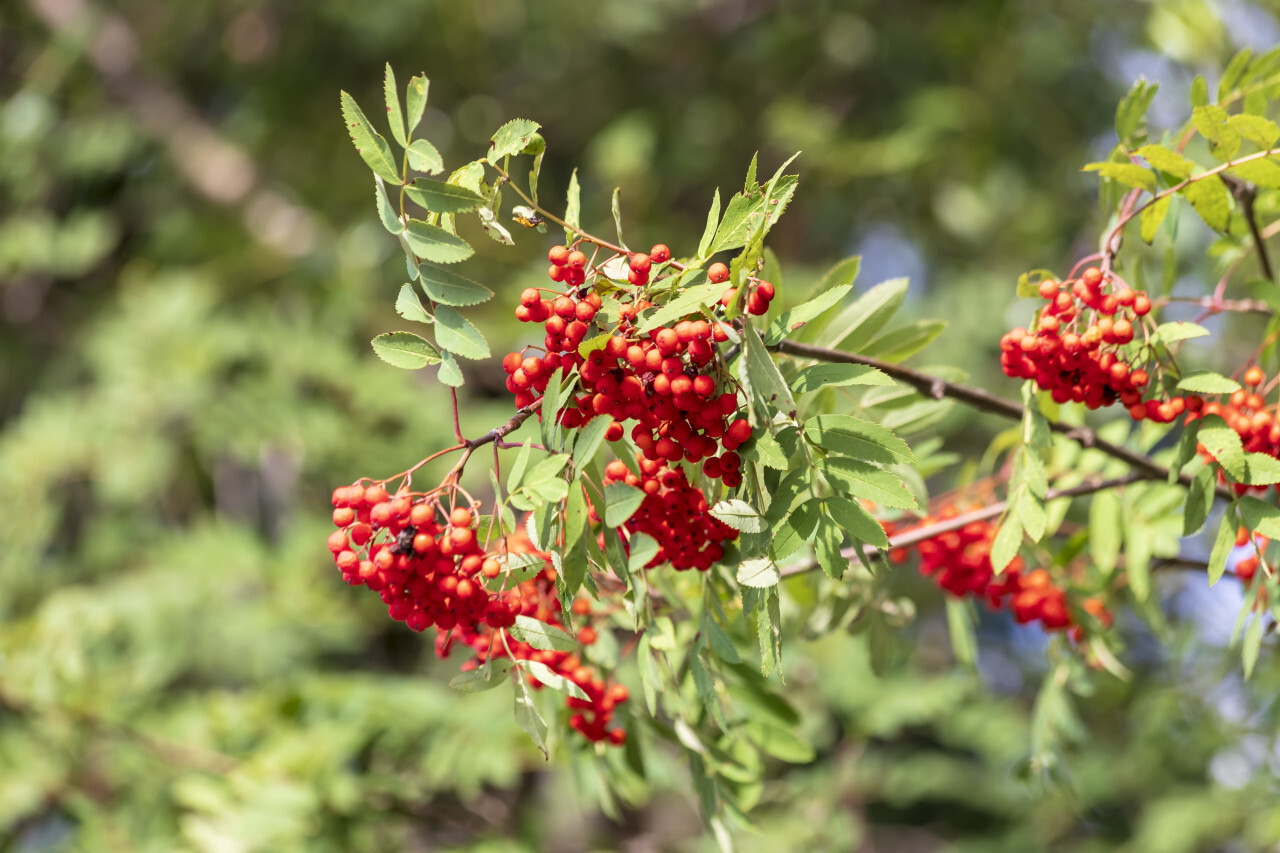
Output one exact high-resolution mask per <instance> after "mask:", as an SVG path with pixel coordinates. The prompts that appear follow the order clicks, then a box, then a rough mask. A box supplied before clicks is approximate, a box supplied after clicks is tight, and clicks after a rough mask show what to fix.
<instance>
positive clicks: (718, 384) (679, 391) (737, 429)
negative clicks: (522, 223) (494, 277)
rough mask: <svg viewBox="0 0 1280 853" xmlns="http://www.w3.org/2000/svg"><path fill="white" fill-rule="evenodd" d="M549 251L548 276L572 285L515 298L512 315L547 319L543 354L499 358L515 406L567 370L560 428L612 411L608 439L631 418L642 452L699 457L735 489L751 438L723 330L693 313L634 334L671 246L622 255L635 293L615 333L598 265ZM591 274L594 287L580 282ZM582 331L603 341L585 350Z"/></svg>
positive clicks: (579, 255) (559, 249)
mask: <svg viewBox="0 0 1280 853" xmlns="http://www.w3.org/2000/svg"><path fill="white" fill-rule="evenodd" d="M548 257H549V258H550V260H551V269H550V271H549V274H550V277H551V279H552V280H553V281H557V282H564V283H566V284H568V285H569V287H568V289H567V290H566V291H565V292H563V293H556V294H555V296H554V298H553V299H544V298H543V297H542V295H541V293H540V291H539V290H537V289H535V288H529V289H527V290H525V291H524V292H523V293H522V294H521V295H520V306H519V307H518V308H517V309H516V317H517V318H519V319H521V320H523V321H525V322H540V323H543V324H544V328H545V330H546V337H545V339H544V342H543V343H544V348H545V354H544V355H542V356H538V355H536V354H533V355H525V354H523V353H515V352H513V353H508V354H507V356H506V357H505V358H504V359H503V360H502V366H503V369H504V370H505V371H506V372H507V374H508V376H507V383H506V384H507V389H508V390H510V391H511V392H512V393H513V394H514V395H515V403H516V406H517V407H524V406H528V405H530V404H531V403H533V402H534V401H535V400H537V399H538V396H539V395H540V394H542V393H543V392H545V391H546V388H547V383H548V381H549V380H550V378H551V375H552V374H553V373H554V372H555V371H557V370H561V371H563V372H564V374H565V376H566V378H567V377H569V375H570V374H571V373H576V377H577V379H578V381H579V388H580V391H579V393H578V394H577V395H576V396H574V397H573V398H572V399H570V400H569V401H568V402H567V403H566V405H565V407H564V409H563V410H562V411H561V412H560V413H559V418H560V422H561V423H562V424H564V425H565V426H566V427H569V428H574V427H579V426H581V425H583V424H585V423H587V422H588V421H590V420H591V419H593V418H596V417H608V418H610V419H611V420H612V422H611V423H610V425H609V428H608V431H607V432H606V433H605V437H606V438H607V439H608V440H610V441H618V440H619V439H621V438H622V437H623V432H624V429H625V427H624V423H625V422H628V421H634V422H635V425H634V426H633V427H632V429H631V438H632V440H633V441H635V443H636V446H638V447H639V448H640V450H641V451H642V452H643V453H644V455H645V458H647V459H649V460H651V461H655V462H656V461H663V460H665V461H667V462H678V461H680V460H685V461H687V462H690V463H698V462H702V463H703V467H702V470H703V472H704V473H705V474H706V475H707V476H708V477H712V478H719V479H722V480H723V481H724V483H725V485H727V486H730V487H734V486H737V485H739V484H740V483H741V481H742V475H741V474H740V472H739V471H740V467H741V460H740V459H739V458H738V455H737V453H736V451H737V449H738V448H739V447H740V446H741V445H742V444H743V443H745V442H746V441H747V440H749V439H750V438H751V426H750V424H749V423H748V422H747V421H746V419H745V418H738V417H733V416H734V415H735V414H736V413H737V412H738V397H737V391H736V387H735V386H734V385H733V384H732V380H731V379H730V378H729V377H728V375H727V372H726V371H725V369H724V363H723V361H722V360H721V358H720V352H719V347H718V345H719V344H720V343H723V342H724V341H726V340H728V334H727V332H726V330H725V328H724V327H723V326H722V325H721V324H720V323H714V324H713V323H710V322H708V321H707V320H705V319H702V318H701V317H698V318H696V319H686V320H681V321H680V322H677V323H675V324H674V325H673V326H669V327H668V326H663V327H660V328H655V329H652V330H649V331H647V332H644V333H641V332H640V331H639V330H638V324H637V314H638V313H639V312H640V311H643V310H644V309H646V308H649V307H652V303H651V302H649V300H648V299H646V298H645V292H646V291H645V287H646V286H647V285H648V283H649V277H650V275H651V273H652V271H653V270H654V269H655V267H654V264H659V265H661V264H662V263H665V262H666V261H669V260H670V258H671V252H670V250H669V249H667V247H666V246H663V245H661V244H659V245H657V246H654V247H653V249H652V250H651V251H650V253H649V254H647V255H646V254H642V253H637V254H634V255H631V256H630V257H629V258H628V259H627V263H628V269H629V272H628V275H627V278H628V282H629V283H630V284H631V285H632V287H633V288H634V289H633V291H632V292H631V293H630V301H629V302H625V303H623V304H622V305H621V306H620V308H619V311H618V314H619V320H618V324H617V326H616V327H615V328H612V329H610V328H608V327H606V326H605V325H603V324H602V323H601V315H600V313H599V311H600V308H601V305H602V301H601V298H600V296H599V294H598V293H597V292H596V289H595V282H596V280H600V281H601V289H605V288H606V287H607V288H609V289H612V288H613V285H612V284H611V283H610V284H607V285H606V284H604V282H605V281H607V276H606V275H605V273H604V271H603V266H604V265H601V266H592V267H589V266H588V261H587V257H586V255H585V254H584V253H583V252H581V251H578V250H574V251H569V250H568V249H567V248H566V247H564V246H556V247H554V248H552V249H551V252H550V253H549V255H548ZM716 267H723V264H713V265H712V270H715V268H716ZM715 271H717V272H718V270H715ZM588 277H591V278H592V279H593V283H592V284H591V285H589V286H584V285H585V283H586V281H587V279H588ZM766 284H768V282H760V283H758V284H757V286H756V290H755V292H754V293H753V294H752V296H753V298H763V296H762V294H763V293H765V292H767V293H769V294H772V292H773V288H772V285H769V287H768V289H767V290H765V288H764V285H766ZM765 302H766V303H767V299H766V300H765ZM588 336H591V337H592V338H597V337H598V338H603V340H602V342H601V345H600V346H599V347H598V348H595V349H591V350H590V351H588V352H587V353H586V354H585V355H584V354H583V353H581V352H580V351H579V347H580V346H581V344H582V342H583V341H584V340H586V339H587V338H588Z"/></svg>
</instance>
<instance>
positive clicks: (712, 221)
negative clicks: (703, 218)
mask: <svg viewBox="0 0 1280 853" xmlns="http://www.w3.org/2000/svg"><path fill="white" fill-rule="evenodd" d="M719 222H720V188H719V187H716V193H715V195H714V196H712V198H711V209H710V210H708V211H707V225H706V227H705V228H704V229H703V231H702V239H701V240H699V241H698V257H699V258H703V259H705V258H706V257H707V249H709V248H711V238H713V237H714V236H715V234H716V225H717V224H719Z"/></svg>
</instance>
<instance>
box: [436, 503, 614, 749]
mask: <svg viewBox="0 0 1280 853" xmlns="http://www.w3.org/2000/svg"><path fill="white" fill-rule="evenodd" d="M506 548H507V553H509V554H537V553H538V552H537V551H535V549H534V547H533V543H532V542H530V541H529V537H528V535H527V534H526V533H525V532H524V529H523V527H522V528H521V529H519V530H518V531H517V532H515V533H513V534H511V535H510V536H508V537H506ZM540 556H543V557H544V559H545V556H546V555H540ZM555 580H556V571H555V569H554V568H553V567H552V566H551V563H550V561H549V560H548V561H547V563H546V565H545V567H544V568H543V570H542V571H541V572H539V573H538V574H537V575H535V576H534V577H533V578H531V579H529V580H527V581H524V582H523V583H521V584H519V585H518V586H517V587H515V588H514V589H510V590H507V591H505V592H503V593H502V594H501V596H502V597H503V598H504V599H505V600H506V601H507V602H508V603H509V604H511V605H514V608H515V613H516V615H521V616H529V617H531V618H533V619H537V620H538V621H539V622H545V623H547V624H549V625H554V626H555V627H557V628H564V627H565V625H564V624H563V623H562V622H561V620H560V616H561V610H560V599H559V597H558V596H557V595H556V585H555ZM573 609H574V612H575V613H579V614H580V615H586V614H588V613H590V609H591V608H590V603H589V602H588V601H587V600H586V599H579V600H577V601H575V602H574V608H573ZM513 621H514V617H513ZM596 639H597V635H596V630H595V629H594V628H592V627H591V626H590V625H586V626H583V627H582V628H581V629H579V631H578V642H580V643H581V644H582V645H583V646H589V645H592V644H593V643H595V641H596ZM454 641H457V642H460V643H462V644H463V645H466V646H468V647H469V648H471V649H472V650H473V651H474V652H475V655H476V656H475V658H473V659H472V660H469V661H467V662H466V663H464V664H463V665H462V670H463V671H464V672H465V671H468V670H472V669H476V668H477V667H479V666H483V665H484V663H485V661H487V660H489V659H491V658H492V659H495V660H496V659H500V658H504V657H511V658H512V659H514V660H528V661H534V662H537V663H541V664H544V665H546V666H547V667H548V668H549V669H551V671H552V672H554V673H556V674H557V675H560V676H563V677H564V678H566V679H568V680H569V681H571V682H573V683H574V684H576V685H577V686H578V687H579V688H581V689H582V692H583V693H585V694H586V697H587V698H586V699H578V698H576V697H573V696H570V697H567V698H566V699H565V705H566V707H568V708H570V709H571V710H573V711H576V712H577V713H574V714H573V715H572V716H571V717H570V718H569V725H570V726H571V727H572V728H573V729H575V730H576V731H578V732H580V733H581V734H582V735H583V736H584V737H586V738H587V739H588V740H590V741H594V742H598V741H603V740H608V741H609V742H610V743H612V744H614V745H621V744H623V743H625V742H626V739H627V733H626V731H624V730H623V729H619V728H614V729H610V728H609V724H610V723H611V722H612V720H613V713H614V710H615V709H616V708H617V706H618V705H620V704H622V703H623V702H625V701H627V698H628V695H629V693H628V691H627V688H626V686H625V685H622V684H616V683H612V682H606V681H605V680H604V679H602V678H600V677H599V676H598V675H596V672H595V670H594V669H592V668H591V667H590V666H587V665H585V664H584V663H583V662H582V659H581V658H580V657H579V656H578V655H577V654H575V653H573V652H567V651H554V650H552V651H543V650H539V649H535V648H534V647H533V646H530V645H529V644H527V643H522V642H520V641H518V640H516V639H515V638H514V637H513V636H511V635H510V633H508V632H506V631H500V636H494V630H493V629H492V628H489V627H487V626H483V625H482V626H475V627H473V628H470V629H468V630H455V631H454V632H452V633H451V634H448V635H445V634H443V633H442V634H440V635H439V636H437V638H436V653H437V654H439V655H440V656H441V657H447V656H448V654H449V652H450V650H451V648H452V644H453V643H454ZM525 678H526V680H527V681H528V683H529V685H530V686H532V687H533V688H534V689H541V688H542V682H540V681H538V680H537V678H535V677H534V676H533V675H532V674H526V675H525Z"/></svg>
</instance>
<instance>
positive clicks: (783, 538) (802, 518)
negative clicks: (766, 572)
mask: <svg viewBox="0 0 1280 853" xmlns="http://www.w3.org/2000/svg"><path fill="white" fill-rule="evenodd" d="M820 519H821V514H820V513H819V512H818V510H817V504H816V503H815V502H813V501H805V502H804V503H802V504H800V505H799V506H797V507H796V508H795V509H794V510H792V512H791V514H790V515H788V516H787V517H786V518H785V519H784V520H783V521H782V523H781V524H776V525H774V527H773V531H772V532H773V538H772V539H770V540H769V554H770V556H772V557H773V559H774V560H775V561H778V560H785V559H786V558H787V557H789V556H791V555H792V554H793V553H795V551H796V550H797V549H798V548H799V547H800V546H801V545H803V544H804V543H805V542H808V541H809V539H810V537H812V536H813V535H814V534H815V533H816V532H817V530H818V522H819V520H820Z"/></svg>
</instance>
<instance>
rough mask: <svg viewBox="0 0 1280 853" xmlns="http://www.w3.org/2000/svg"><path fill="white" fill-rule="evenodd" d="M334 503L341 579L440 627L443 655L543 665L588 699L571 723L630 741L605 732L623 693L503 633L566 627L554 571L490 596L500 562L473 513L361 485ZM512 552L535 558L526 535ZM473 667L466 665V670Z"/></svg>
mask: <svg viewBox="0 0 1280 853" xmlns="http://www.w3.org/2000/svg"><path fill="white" fill-rule="evenodd" d="M333 507H334V509H333V522H334V524H336V525H337V526H338V527H340V528H341V529H340V530H337V531H335V532H334V533H332V534H331V535H330V536H329V550H330V552H332V553H333V555H334V561H335V562H336V563H337V564H338V568H339V569H341V570H342V576H343V579H344V580H346V581H347V583H349V584H352V585H353V586H360V585H364V586H367V587H369V588H370V589H372V590H374V591H375V592H379V593H381V595H382V600H383V602H384V603H385V604H386V605H387V609H388V612H389V613H390V615H391V618H392V619H395V620H396V621H398V622H404V623H405V624H406V625H408V626H409V627H410V628H411V629H413V630H414V631H423V630H426V629H427V628H429V627H431V626H432V625H434V626H435V628H436V632H437V633H436V652H437V654H439V655H440V656H441V657H447V656H448V654H449V651H450V649H451V647H452V645H453V644H454V643H455V642H461V643H463V644H464V645H467V646H469V647H471V648H472V649H474V650H475V652H476V655H477V660H478V661H479V662H481V663H483V662H484V660H486V658H487V657H488V656H490V655H492V656H493V657H504V656H507V655H508V653H509V654H510V655H511V656H512V657H513V658H514V659H516V660H531V661H537V662H539V663H543V664H546V665H547V666H548V667H550V668H551V670H552V671H553V672H555V673H557V674H559V675H562V676H564V677H565V678H567V679H569V680H570V681H572V682H573V683H575V684H577V685H578V686H579V687H580V688H582V691H583V692H584V693H585V694H586V695H587V699H585V700H583V699H575V698H572V697H570V698H569V699H567V700H566V701H567V703H568V705H569V707H570V708H573V709H576V710H579V711H581V713H578V714H575V715H574V716H573V718H572V719H571V720H570V724H571V725H572V726H573V727H574V728H575V729H577V730H578V731H580V732H581V733H582V734H583V735H585V736H586V737H587V738H589V739H591V740H593V741H599V740H605V739H608V740H609V741H610V742H611V743H615V744H620V743H623V742H624V741H625V740H626V732H624V731H623V730H622V729H613V730H609V729H608V725H609V722H610V720H611V719H612V716H613V710H614V708H615V707H616V706H617V705H618V704H619V703H621V702H624V701H626V699H627V689H626V687H624V686H622V685H619V684H606V683H605V682H604V681H603V680H601V679H600V678H598V677H597V676H596V674H595V672H594V670H592V669H591V668H590V667H587V666H584V665H583V664H582V662H581V660H580V658H579V657H578V656H577V655H575V654H573V653H572V652H561V651H540V650H538V649H535V648H533V647H532V646H530V645H528V644H526V643H522V642H519V641H518V640H516V639H515V638H514V637H513V636H511V635H510V634H509V633H508V632H507V631H506V630H505V629H507V628H510V627H511V626H512V625H514V624H515V621H516V617H517V616H530V617H533V618H534V619H537V620H539V621H541V622H546V623H548V624H551V625H555V626H556V627H560V628H563V627H564V625H563V623H562V622H561V621H560V601H559V599H558V598H557V596H556V590H555V569H553V568H552V567H551V565H550V563H549V562H548V563H547V566H546V568H545V569H544V570H543V571H542V572H541V573H539V574H538V575H537V576H536V577H535V578H533V579H532V580H528V581H525V582H524V583H522V584H520V585H519V586H517V587H516V588H513V589H508V590H504V591H501V592H491V591H490V590H488V589H487V588H486V587H485V585H484V579H485V578H495V577H497V576H498V575H499V574H500V573H501V571H502V567H501V563H499V561H498V559H497V557H496V556H495V555H494V554H486V553H485V551H484V549H483V547H482V545H481V543H479V542H477V541H476V531H475V528H474V527H473V523H474V518H473V516H472V513H471V510H469V509H467V508H466V507H454V508H453V509H452V510H451V511H449V512H448V513H447V516H446V513H445V510H444V509H443V508H442V507H441V506H440V505H439V503H438V502H437V501H436V500H434V499H430V498H424V497H422V496H415V495H410V494H397V495H395V496H394V497H393V496H391V495H389V494H388V493H387V490H386V489H385V488H384V487H383V486H381V485H371V486H363V485H360V484H356V485H353V486H346V487H342V488H338V489H335V490H334V492H333ZM506 546H507V550H508V552H509V553H533V552H534V549H533V546H532V543H530V542H529V539H528V536H527V535H526V534H524V532H523V530H522V531H520V532H519V533H517V534H513V535H512V536H509V537H507V542H506ZM543 557H544V559H545V555H543ZM495 632H497V633H496V634H495ZM595 639H596V634H595V630H594V629H591V628H589V627H586V628H583V629H582V631H580V632H579V640H580V642H582V643H583V644H584V645H589V644H590V643H592V642H594V641H595ZM508 650H509V652H508ZM476 665H477V662H476V661H469V662H468V663H466V664H464V665H463V667H462V668H463V669H464V670H467V669H474V668H475V666H476ZM528 678H529V680H530V683H531V684H533V685H534V686H535V687H541V686H542V684H541V682H539V681H537V679H536V678H534V677H533V676H532V675H530V676H528Z"/></svg>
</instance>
